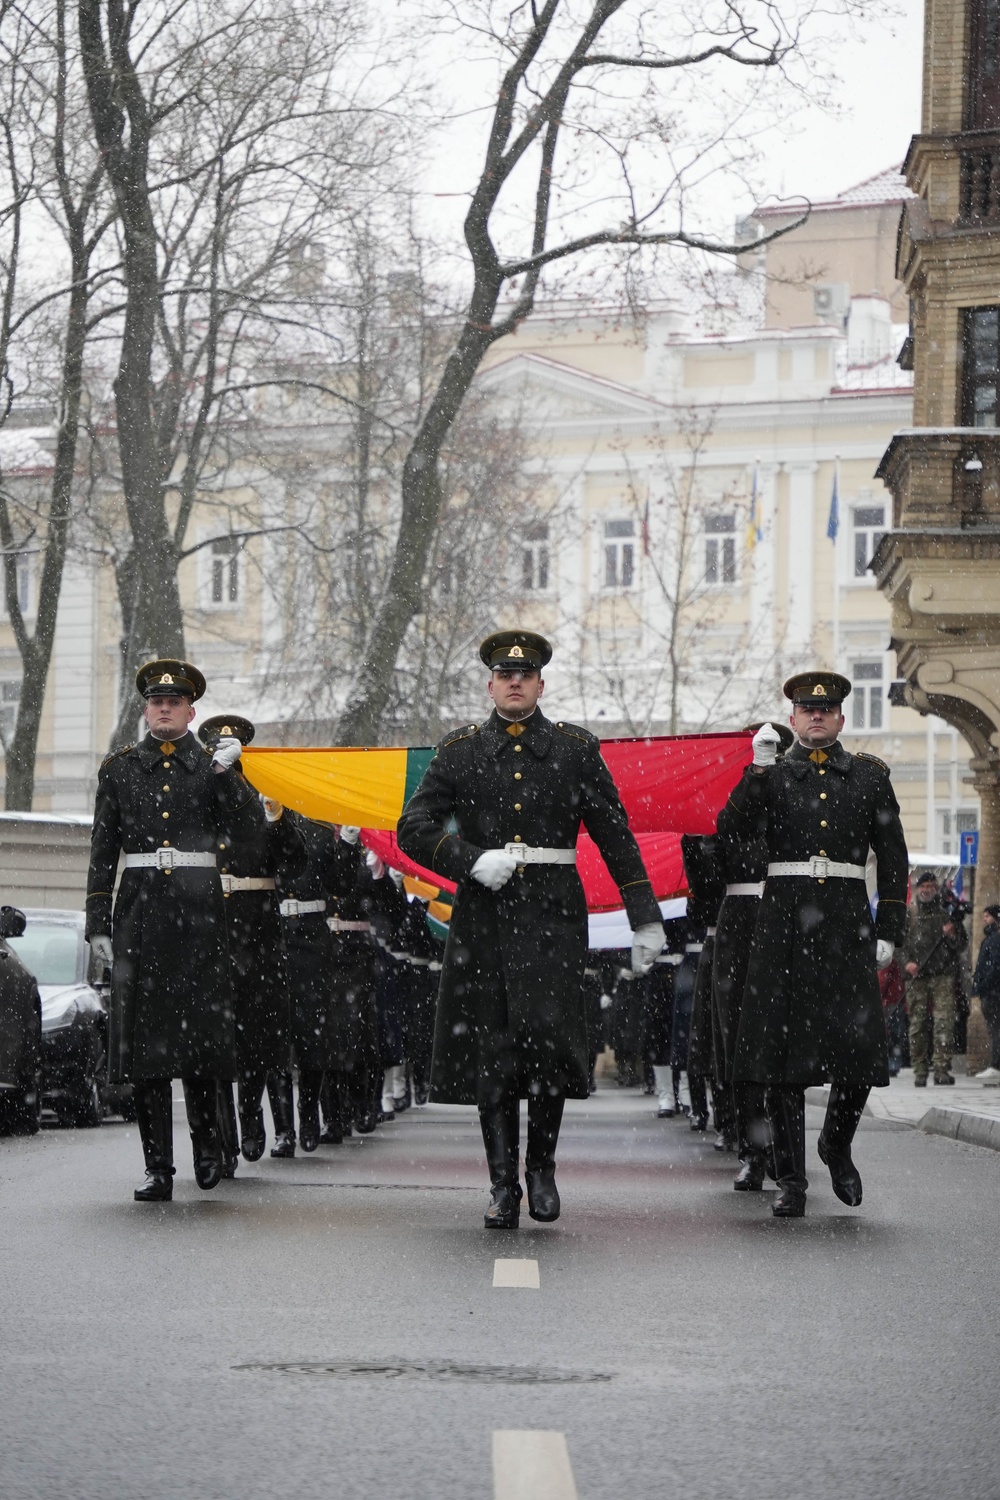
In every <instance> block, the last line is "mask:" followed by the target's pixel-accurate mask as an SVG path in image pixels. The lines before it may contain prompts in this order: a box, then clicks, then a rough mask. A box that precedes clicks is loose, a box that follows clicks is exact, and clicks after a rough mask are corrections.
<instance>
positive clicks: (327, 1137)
mask: <svg viewBox="0 0 1000 1500" xmlns="http://www.w3.org/2000/svg"><path fill="white" fill-rule="evenodd" d="M340 1082H341V1080H340V1074H339V1073H327V1075H326V1077H325V1078H324V1079H323V1087H322V1089H321V1090H320V1095H319V1102H320V1105H321V1107H322V1110H323V1129H322V1130H321V1131H320V1133H319V1143H320V1145H321V1146H340V1145H342V1144H343V1140H344V1123H343V1116H342V1108H341V1102H340Z"/></svg>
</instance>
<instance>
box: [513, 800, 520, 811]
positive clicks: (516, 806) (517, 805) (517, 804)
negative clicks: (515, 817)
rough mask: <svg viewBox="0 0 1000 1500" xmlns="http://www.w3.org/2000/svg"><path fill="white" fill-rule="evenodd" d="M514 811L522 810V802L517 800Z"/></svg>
mask: <svg viewBox="0 0 1000 1500" xmlns="http://www.w3.org/2000/svg"><path fill="white" fill-rule="evenodd" d="M514 811H515V812H520V811H521V804H520V802H515V803H514Z"/></svg>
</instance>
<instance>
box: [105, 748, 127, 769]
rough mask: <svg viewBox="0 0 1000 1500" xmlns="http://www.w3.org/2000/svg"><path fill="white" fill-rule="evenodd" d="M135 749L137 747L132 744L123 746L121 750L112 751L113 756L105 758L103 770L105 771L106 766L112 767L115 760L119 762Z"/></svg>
mask: <svg viewBox="0 0 1000 1500" xmlns="http://www.w3.org/2000/svg"><path fill="white" fill-rule="evenodd" d="M134 749H135V745H134V744H132V745H123V746H122V748H121V749H120V750H112V752H111V754H110V755H106V756H105V757H104V759H103V760H102V761H101V770H102V771H103V770H104V767H105V766H110V764H111V762H112V761H113V760H118V759H119V758H120V757H121V756H123V755H127V754H128V753H129V751H130V750H134Z"/></svg>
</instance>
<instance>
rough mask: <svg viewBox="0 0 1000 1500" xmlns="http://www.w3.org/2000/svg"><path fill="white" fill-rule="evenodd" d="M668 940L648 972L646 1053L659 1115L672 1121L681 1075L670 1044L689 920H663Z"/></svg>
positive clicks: (678, 1105) (677, 1110) (678, 1109)
mask: <svg viewBox="0 0 1000 1500" xmlns="http://www.w3.org/2000/svg"><path fill="white" fill-rule="evenodd" d="M664 926H665V928H666V933H667V937H666V942H665V943H664V945H663V951H662V952H661V953H660V954H658V955H657V957H656V958H655V959H654V960H653V967H652V968H651V969H650V971H649V973H648V974H647V975H646V1029H645V1044H644V1045H645V1055H646V1059H647V1061H648V1063H649V1066H650V1067H651V1068H652V1070H653V1081H654V1084H655V1089H656V1104H657V1109H656V1118H657V1119H658V1120H671V1119H673V1117H674V1116H675V1115H678V1114H680V1113H681V1101H680V1095H679V1092H678V1083H679V1074H677V1075H675V1074H674V1070H673V1069H672V1068H671V1066H670V1047H671V1039H672V1033H673V1020H674V981H675V979H676V977H677V970H678V968H679V967H680V964H681V961H682V959H683V957H684V940H685V936H686V933H687V921H686V919H685V918H683V917H672V918H670V919H669V920H668V921H667V922H665V923H664Z"/></svg>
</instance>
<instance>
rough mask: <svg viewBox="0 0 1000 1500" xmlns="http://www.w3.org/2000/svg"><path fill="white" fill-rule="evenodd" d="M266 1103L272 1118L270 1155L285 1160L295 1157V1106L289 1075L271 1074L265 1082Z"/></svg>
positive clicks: (290, 1076)
mask: <svg viewBox="0 0 1000 1500" xmlns="http://www.w3.org/2000/svg"><path fill="white" fill-rule="evenodd" d="M267 1102H268V1103H269V1104H270V1106H271V1114H272V1115H273V1116H274V1145H273V1146H272V1147H271V1155H272V1156H275V1157H278V1158H282V1159H286V1158H289V1157H292V1156H294V1155H295V1106H294V1100H293V1098H292V1075H291V1073H271V1074H269V1075H268V1080H267Z"/></svg>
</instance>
